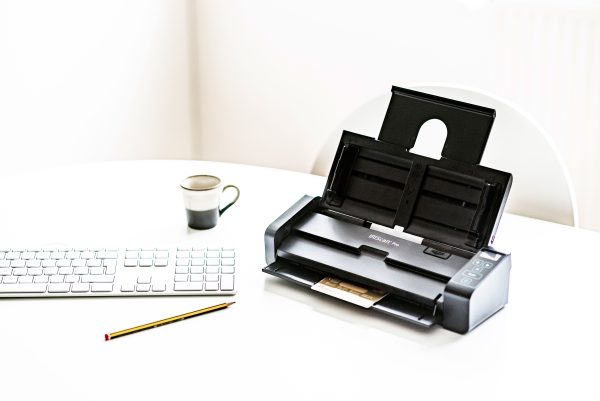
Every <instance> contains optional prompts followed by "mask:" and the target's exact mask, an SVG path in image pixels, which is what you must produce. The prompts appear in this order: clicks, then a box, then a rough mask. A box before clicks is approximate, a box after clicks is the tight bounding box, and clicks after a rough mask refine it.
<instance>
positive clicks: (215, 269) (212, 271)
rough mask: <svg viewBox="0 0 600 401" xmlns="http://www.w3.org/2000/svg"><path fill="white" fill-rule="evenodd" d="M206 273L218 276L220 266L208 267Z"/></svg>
mask: <svg viewBox="0 0 600 401" xmlns="http://www.w3.org/2000/svg"><path fill="white" fill-rule="evenodd" d="M206 273H209V274H218V273H219V266H206Z"/></svg>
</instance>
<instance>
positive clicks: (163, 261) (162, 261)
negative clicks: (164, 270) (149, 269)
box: [154, 259, 169, 267]
mask: <svg viewBox="0 0 600 401" xmlns="http://www.w3.org/2000/svg"><path fill="white" fill-rule="evenodd" d="M168 264H169V260H168V259H155V260H154V266H156V267H165V266H167V265H168Z"/></svg>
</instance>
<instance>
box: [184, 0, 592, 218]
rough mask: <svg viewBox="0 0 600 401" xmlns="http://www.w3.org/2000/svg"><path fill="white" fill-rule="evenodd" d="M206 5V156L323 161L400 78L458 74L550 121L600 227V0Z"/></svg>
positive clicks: (202, 37)
mask: <svg viewBox="0 0 600 401" xmlns="http://www.w3.org/2000/svg"><path fill="white" fill-rule="evenodd" d="M197 16H198V49H199V54H200V61H199V64H198V85H199V86H198V88H199V89H198V94H199V99H198V115H199V121H198V122H199V125H198V127H199V134H200V143H199V147H197V148H196V152H197V153H196V154H197V155H199V157H202V158H205V159H214V160H235V161H241V162H245V163H251V164H259V165H267V166H275V167H283V168H289V169H294V170H301V171H309V170H310V168H311V165H312V162H313V160H314V158H315V157H316V155H317V153H318V150H319V148H320V146H321V144H322V143H323V142H324V140H325V138H326V137H327V136H328V135H329V134H330V132H331V131H332V130H333V129H334V128H335V127H336V126H337V125H338V123H339V122H340V121H342V120H343V119H344V117H345V116H346V115H348V114H349V113H350V112H351V111H353V110H354V109H356V108H357V107H358V106H360V105H361V104H363V103H365V102H367V101H368V100H370V99H372V98H373V97H375V96H376V95H378V94H380V93H382V92H387V91H388V90H389V88H390V87H391V85H392V84H395V85H400V86H401V85H402V84H403V83H410V82H421V81H438V82H448V83H456V84H461V85H466V86H470V87H478V88H481V89H483V90H485V91H488V92H491V93H496V94H498V95H500V96H502V97H504V98H506V99H508V100H510V101H512V102H513V103H515V104H517V105H519V106H520V107H521V108H522V109H524V110H526V111H527V112H529V113H530V114H531V115H532V116H533V117H534V118H536V119H537V120H538V121H539V122H540V123H541V124H542V125H543V126H544V127H545V128H546V129H547V130H548V131H549V133H550V135H551V136H552V137H553V139H554V141H555V142H556V144H557V145H558V147H559V148H560V149H561V151H562V152H563V156H564V158H565V160H566V162H567V165H568V168H569V170H570V173H571V174H572V176H573V179H574V185H575V189H576V192H577V195H578V201H579V206H580V220H581V225H582V226H583V227H588V228H595V229H600V210H599V208H598V207H597V205H598V204H600V192H599V191H598V182H600V161H598V160H599V159H598V151H599V150H600V135H599V134H598V133H599V132H600V113H599V112H598V110H600V107H599V106H600V47H599V46H600V3H598V2H593V1H578V0H574V1H566V0H563V1H559V0H556V1H541V0H540V1H535V0H528V1H508V0H498V1H489V0H463V1H459V0H454V1H450V0H423V1H411V0H369V1H366V0H358V1H357V0H355V1H349V0H331V1H320V0H302V1H295V0H294V1H278V0H254V1H251V2H248V1H243V0H239V1H234V0H228V1H223V0H205V1H200V2H199V3H198V10H197ZM492 135H493V133H492ZM534 161H535V151H534V150H532V162H534Z"/></svg>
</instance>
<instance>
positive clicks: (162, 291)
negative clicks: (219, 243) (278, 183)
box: [0, 247, 236, 298]
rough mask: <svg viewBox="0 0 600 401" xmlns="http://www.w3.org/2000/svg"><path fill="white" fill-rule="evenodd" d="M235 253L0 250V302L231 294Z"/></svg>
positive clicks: (196, 249)
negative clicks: (38, 298)
mask: <svg viewBox="0 0 600 401" xmlns="http://www.w3.org/2000/svg"><path fill="white" fill-rule="evenodd" d="M235 261H236V253H235V249H233V248H227V247H158V248H144V247H140V248H124V249H119V248H85V247H84V248H81V247H74V248H58V247H44V248H0V298H14V297H98V296H151V295H233V294H235V292H236V289H235V273H236V264H235Z"/></svg>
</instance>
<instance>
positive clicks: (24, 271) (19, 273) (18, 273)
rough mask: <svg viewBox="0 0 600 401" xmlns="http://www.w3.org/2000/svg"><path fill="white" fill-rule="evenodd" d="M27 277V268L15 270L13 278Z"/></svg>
mask: <svg viewBox="0 0 600 401" xmlns="http://www.w3.org/2000/svg"><path fill="white" fill-rule="evenodd" d="M26 275H27V269H26V268H24V267H23V268H19V269H13V276H26Z"/></svg>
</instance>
